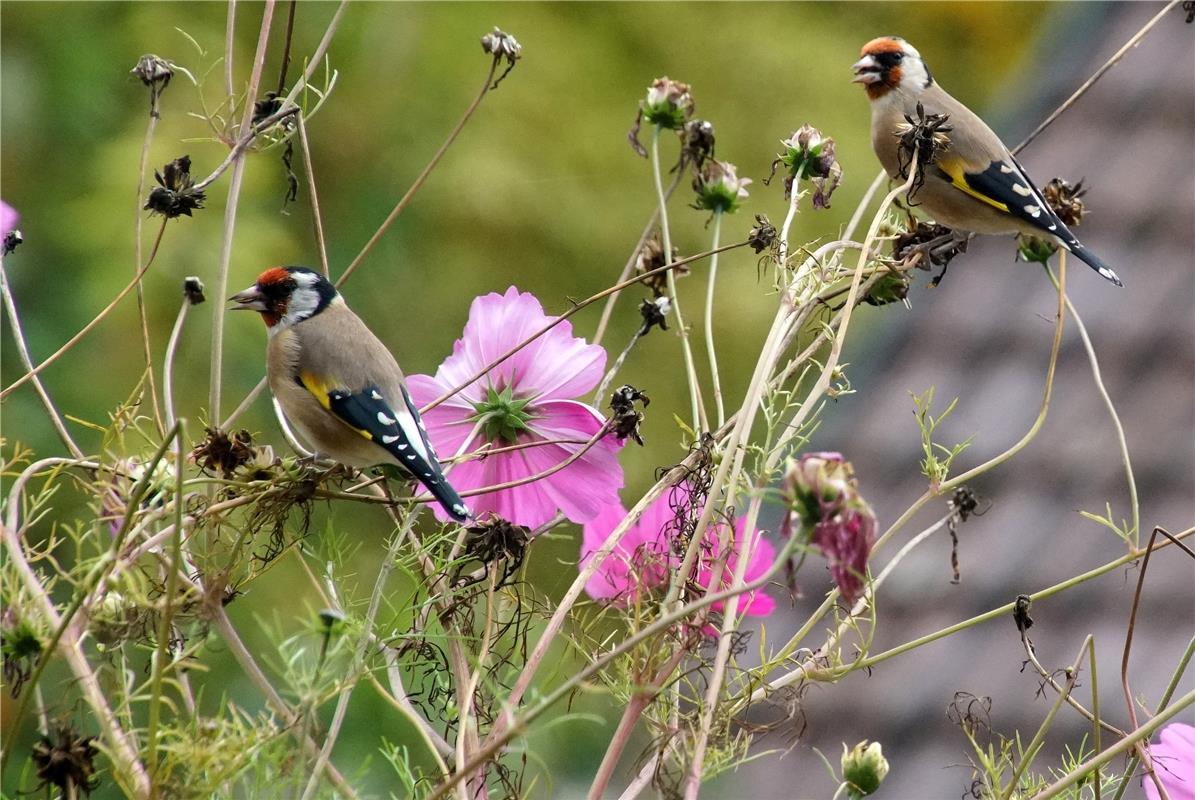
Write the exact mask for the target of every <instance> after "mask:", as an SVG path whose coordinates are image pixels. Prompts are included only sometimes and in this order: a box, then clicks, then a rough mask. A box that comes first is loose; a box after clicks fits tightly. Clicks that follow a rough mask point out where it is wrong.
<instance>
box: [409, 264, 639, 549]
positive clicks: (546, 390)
mask: <svg viewBox="0 0 1195 800" xmlns="http://www.w3.org/2000/svg"><path fill="white" fill-rule="evenodd" d="M553 319H554V317H549V316H548V315H547V314H545V313H544V309H543V306H542V305H540V302H539V300H537V299H536V298H535V295H532V294H527V293H521V292H519V290H518V289H516V288H515V287H513V286H512V287H510V288H509V289H507V290H506V294H501V295H500V294H487V295H484V296H482V297H478V298H476V299H475V300H474V301H473V305H472V306H471V307H470V308H469V320H468V322H466V323H465V331H464V335H463V336H462V337H461V338H460V339H457V341H456V344H455V345H453V348H452V355H450V356H449V357H448V358H447V359H445V360H444V363H443V364H441V365H440V367H439V369H437V370H436V374H435V376H434V377H433V376H431V375H412V376H411V377H410V378H409V379H408V381H407V386H408V388H409V390H410V392H411V398H412V399H413V400H414V402H415V404H416V405H418V406H424V405H427V404H428V403H430V402H432V401H433V400H435V399H436V398H437V397H439V396H440V395H442V394H444V393H445V392H447V391H448V390H450V389H452V388H455V387H456V386H458V385H460V384H461V383H464V382H465V381H466V380H468V379H470V378H472V377H473V376H474V375H475V374H477V373H478V372H480V371H481V370H482V369H484V368H485V367H486V366H488V365H489V364H490V363H491V362H493V361H494V359H496V358H498V357H499V356H501V355H503V354H505V353H506V352H507V351H509V350H510V349H512V348H513V347H515V346H516V345H518V344H520V343H522V342H523V341H524V340H525V339H527V338H528V337H530V336H531V335H532V334H534V333H536V332H537V331H539V330H540V329H542V328H543V327H544V326H545V325H547V324H548V323H549V322H551V321H552V320H553ZM605 367H606V351H605V350H604V349H603V348H602V347H600V346H599V345H593V344H588V343H587V342H586V341H585V340H584V339H580V338H578V337H576V336H573V329H572V325H570V324H569V323H568V322H562V323H560V324H559V325H557V326H556V327H555V328H552V330H550V331H548V332H547V333H546V334H544V335H543V336H541V337H539V338H538V339H536V340H535V341H533V342H532V343H531V344H529V345H527V346H526V347H524V348H523V349H522V350H520V351H519V352H518V353H516V354H515V355H513V356H511V357H510V358H508V359H507V360H506V361H503V362H502V363H501V364H499V365H498V366H497V367H495V368H494V369H493V370H491V371H490V372H489V373H488V374H487V375H485V376H484V377H482V378H481V379H479V380H477V381H475V382H474V383H472V384H470V385H469V386H467V387H466V388H464V389H462V390H461V391H460V392H458V393H457V394H455V395H453V396H452V397H450V398H449V399H447V400H445V401H444V402H443V403H441V404H440V405H438V406H436V407H435V408H433V409H431V410H429V411H428V412H427V413H425V414H424V415H423V420H424V423H425V424H426V425H427V430H428V435H429V436H430V437H431V440H432V444H433V445H434V446H435V448H436V450H437V451H438V452H439V453H440V455H441V457H450V456H456V455H457V454H461V453H469V452H472V451H475V450H477V449H478V448H479V447H482V446H488V447H489V448H490V449H498V448H503V447H510V446H512V445H521V444H529V443H531V444H533V443H536V442H547V441H555V440H561V439H564V440H574V441H576V442H578V443H576V444H544V445H539V446H532V447H523V448H520V449H518V450H512V451H510V452H506V453H498V454H496V455H491V456H487V457H485V458H480V459H473V460H470V461H464V462H461V463H459V464H457V465H456V466H454V467H453V468H452V470H451V472H450V473H449V480H450V481H451V482H452V485H453V486H454V487H456V489H457V490H458V491H461V492H464V491H468V490H469V489H477V488H481V487H484V486H492V485H494V484H498V483H506V482H508V481H513V480H518V479H521V478H527V477H530V476H532V475H535V474H537V473H540V472H543V471H545V470H548V469H551V468H553V467H556V466H557V465H559V464H560V463H562V462H564V461H566V460H568V458H569V457H571V456H572V455H573V454H575V453H576V452H577V451H579V450H581V449H583V448H584V446H585V445H584V442H586V441H588V440H589V439H591V438H593V436H594V434H596V433H597V432H598V430H599V429H601V427H602V425H603V423H604V420H603V417H602V415H601V414H600V413H599V412H598V411H597V409H595V408H593V407H592V406H590V405H587V404H585V403H583V402H579V401H577V400H574V399H572V398H574V397H577V396H578V395H584V394H586V393H588V392H592V391H593V390H594V388H595V387H596V386H597V384H598V382H599V381H601V379H602V375H603V372H604V370H605ZM620 448H621V443H620V442H618V441H617V440H616V439H615V438H614V437H613V436H607V437H603V438H602V439H601V440H600V441H599V442H598V443H597V444H596V445H594V446H593V447H591V448H590V449H589V450H588V451H587V452H586V453H585V454H584V455H582V456H581V457H580V458H578V459H577V460H576V461H574V462H573V463H571V464H569V465H568V466H567V467H565V468H564V469H561V470H560V471H558V472H555V473H553V474H551V475H549V476H547V477H545V478H542V479H540V480H537V481H534V482H531V483H526V484H523V485H521V486H516V487H514V488H511V489H502V490H499V491H496V492H490V493H487V494H482V495H477V496H474V497H470V498H468V502H469V505H470V506H471V507H472V509H473V511H474V513H476V514H477V515H478V516H482V515H484V514H485V513H493V514H496V515H498V516H500V517H502V518H504V519H506V520H509V521H510V522H513V523H515V524H516V525H526V526H528V527H530V528H535V527H537V526H539V525H543V524H544V523H546V522H548V521H549V520H551V519H552V518H553V517H554V516H556V513H557V512H558V511H559V512H562V513H563V514H564V515H565V517H567V518H568V519H570V520H572V521H573V522H588V521H589V520H592V519H593V518H594V517H596V516H598V514H599V512H601V511H602V509H603V508H604V507H606V506H608V505H611V504H613V503H617V502H618V490H619V489H621V488H622V480H623V479H622V467H621V466H620V465H619V463H618V451H619V449H620ZM433 510H434V511H435V513H436V516H437V517H439V518H440V519H441V520H447V519H448V517H447V515H445V514H444V512H443V510H442V509H440V508H437V507H435V506H433Z"/></svg>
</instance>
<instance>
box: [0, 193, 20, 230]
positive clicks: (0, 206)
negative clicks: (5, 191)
mask: <svg viewBox="0 0 1195 800" xmlns="http://www.w3.org/2000/svg"><path fill="white" fill-rule="evenodd" d="M20 218H21V215H20V214H18V213H17V210H16V209H15V208H13V207H12V206H10V205H9V204H8V203H6V202H4V201H3V200H0V239H3V238H4V237H5V236H7V235H8V232H9V231H11V230H12V229H13V228H15V227H17V221H18V220H20Z"/></svg>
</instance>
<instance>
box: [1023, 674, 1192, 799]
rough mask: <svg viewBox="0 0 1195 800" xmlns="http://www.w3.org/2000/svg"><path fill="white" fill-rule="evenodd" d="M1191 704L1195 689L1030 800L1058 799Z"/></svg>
mask: <svg viewBox="0 0 1195 800" xmlns="http://www.w3.org/2000/svg"><path fill="white" fill-rule="evenodd" d="M1193 703H1195V689H1192V690H1191V691H1189V692H1187V693H1186V694H1185V695H1183V696H1182V697H1180V698H1179V699H1178V700H1177V701H1176V702H1175V704H1174V705H1172V706H1171V707H1170V708H1167V709H1165V710H1164V711H1160V712H1158V715H1157V716H1155V717H1154V718H1153V719H1151V720H1150V721H1149V722H1147V723H1145V724H1144V725H1142V726H1141V727H1140V728H1137V729H1136V730H1134V731H1132V732H1130V733H1129V735H1128V736H1126V737H1125V738H1123V739H1121V740H1120V741H1118V742H1117V743H1116V744H1114V745H1112V746H1111V747H1109V748H1107V749H1105V750H1102V751H1100V752H1099V753H1097V754H1096V755H1094V756H1092V757H1091V758H1089V759H1087V760H1086V761H1084V762H1083V763H1082V764H1080V765H1079V766H1077V767H1075V768H1074V769H1072V770H1071V771H1070V772H1068V773H1066V774H1065V775H1063V776H1062V777H1061V778H1059V779H1058V780H1056V781H1054V782H1053V783H1051V784H1050V785H1049V786H1047V787H1046V788H1045V789H1042V790H1041V791H1040V792H1038V793H1037V794H1035V795H1034V796H1033V799H1032V800H1050V798H1054V797H1058V796H1059V795H1060V794H1061V793H1062V790H1063V789H1066V788H1068V787H1070V786H1073V785H1075V784H1076V783H1078V782H1079V781H1081V780H1084V779H1086V778H1088V777H1089V776H1090V775H1091V773H1092V772H1093V771H1094V770H1095V769H1096V768H1097V767H1100V766H1102V765H1104V764H1107V763H1108V762H1110V761H1112V760H1113V759H1115V758H1119V757H1120V756H1122V755H1124V754H1125V753H1127V752H1128V751H1129V750H1132V749H1133V748H1135V747H1137V746H1138V744H1139V743H1140V742H1144V741H1148V740H1149V737H1151V736H1153V734H1154V731H1156V730H1158V729H1159V728H1161V727H1162V726H1163V725H1165V724H1166V723H1168V722H1170V720H1171V719H1173V718H1174V717H1176V716H1178V714H1179V713H1180V712H1181V711H1183V710H1184V709H1186V708H1187V707H1189V706H1190V705H1192V704H1193Z"/></svg>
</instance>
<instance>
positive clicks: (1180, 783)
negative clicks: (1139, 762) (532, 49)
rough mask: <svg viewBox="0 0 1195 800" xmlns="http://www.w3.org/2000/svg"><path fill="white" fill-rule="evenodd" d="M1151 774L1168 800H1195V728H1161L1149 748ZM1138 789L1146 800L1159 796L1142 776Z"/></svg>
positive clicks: (1183, 725) (1177, 725)
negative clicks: (1158, 782)
mask: <svg viewBox="0 0 1195 800" xmlns="http://www.w3.org/2000/svg"><path fill="white" fill-rule="evenodd" d="M1149 754H1150V757H1151V758H1152V759H1153V764H1154V774H1155V775H1157V776H1158V780H1160V781H1161V782H1162V786H1164V787H1165V788H1166V794H1168V795H1170V800H1195V727H1192V726H1190V725H1187V724H1186V723H1183V722H1172V723H1170V724H1169V725H1167V726H1166V727H1164V728H1162V732H1161V734H1159V736H1158V741H1157V742H1155V743H1154V744H1151V745H1150V746H1149ZM1141 787H1142V789H1143V790H1144V791H1145V796H1146V797H1148V798H1149V800H1158V799H1159V797H1160V795H1159V794H1158V789H1157V787H1156V786H1154V782H1153V778H1151V777H1149V776H1148V775H1146V776H1145V777H1144V778H1142V779H1141Z"/></svg>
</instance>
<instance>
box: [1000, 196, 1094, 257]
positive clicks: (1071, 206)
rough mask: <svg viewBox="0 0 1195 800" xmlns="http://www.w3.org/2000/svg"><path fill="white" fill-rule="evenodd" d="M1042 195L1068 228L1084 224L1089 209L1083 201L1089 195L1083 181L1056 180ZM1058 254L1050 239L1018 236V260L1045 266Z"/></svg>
mask: <svg viewBox="0 0 1195 800" xmlns="http://www.w3.org/2000/svg"><path fill="white" fill-rule="evenodd" d="M1041 193H1042V197H1043V198H1045V201H1046V203H1047V204H1048V205H1049V206H1050V209H1051V210H1052V211H1053V212H1054V213H1055V214H1057V215H1058V218H1059V219H1061V220H1062V221H1063V222H1064V223H1066V225H1067V227H1074V226H1075V225H1079V224H1080V223H1082V222H1083V217H1084V216H1086V214H1087V207H1086V206H1085V205H1084V203H1083V199H1082V198H1083V195H1085V194H1086V193H1087V190H1086V189H1085V188H1083V181H1079V182H1078V183H1075V184H1071V183H1068V182H1067V181H1065V180H1063V179H1062V178H1054V179H1053V180H1051V181H1050V182H1049V183H1047V184H1046V185H1045V188H1043V189H1042V192H1041ZM1056 252H1058V245H1056V244H1054V243H1053V242H1051V241H1049V240H1048V239H1044V238H1042V237H1040V236H1033V235H1032V234H1028V233H1021V234H1018V235H1017V258H1019V259H1021V260H1022V261H1028V262H1036V263H1038V264H1045V263H1047V262H1049V260H1050V256H1052V255H1054V253H1056Z"/></svg>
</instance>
